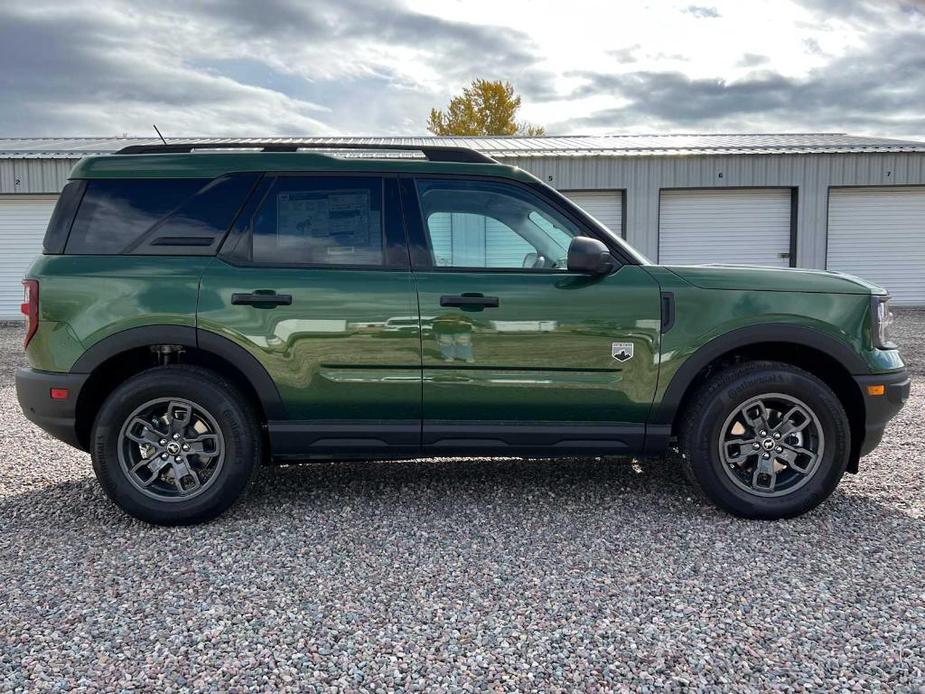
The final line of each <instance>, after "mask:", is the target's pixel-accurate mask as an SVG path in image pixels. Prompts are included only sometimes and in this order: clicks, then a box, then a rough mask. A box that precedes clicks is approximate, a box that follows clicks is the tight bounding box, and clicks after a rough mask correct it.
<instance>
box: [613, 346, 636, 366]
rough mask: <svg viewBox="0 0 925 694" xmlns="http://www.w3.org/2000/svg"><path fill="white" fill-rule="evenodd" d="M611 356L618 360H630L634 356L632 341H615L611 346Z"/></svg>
mask: <svg viewBox="0 0 925 694" xmlns="http://www.w3.org/2000/svg"><path fill="white" fill-rule="evenodd" d="M610 356H612V357H613V358H614V359H616V360H617V361H621V362H622V361H629V360H630V359H632V358H633V343H632V342H614V343H613V344H612V345H611V346H610Z"/></svg>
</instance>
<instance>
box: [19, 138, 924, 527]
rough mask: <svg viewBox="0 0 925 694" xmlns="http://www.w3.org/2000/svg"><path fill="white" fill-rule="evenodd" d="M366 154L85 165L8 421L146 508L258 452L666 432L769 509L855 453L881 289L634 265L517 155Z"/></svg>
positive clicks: (514, 452) (242, 474)
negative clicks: (88, 462)
mask: <svg viewBox="0 0 925 694" xmlns="http://www.w3.org/2000/svg"><path fill="white" fill-rule="evenodd" d="M379 149H380V148H376V147H371V146H369V145H363V146H359V145H358V146H355V147H353V148H351V147H350V146H349V145H323V146H319V145H317V144H308V143H304V144H301V143H294V144H272V143H259V144H255V143H223V144H220V145H214V144H200V145H161V146H133V147H128V148H125V149H123V150H121V151H120V152H118V153H117V154H115V155H109V156H101V157H90V158H87V159H84V160H82V161H81V162H80V163H79V164H78V165H77V166H76V167H75V169H74V171H73V172H72V174H71V179H70V182H69V183H68V184H67V186H66V187H65V188H64V191H63V192H62V194H61V197H60V200H59V202H58V205H57V208H56V209H55V213H54V215H53V218H52V220H51V222H50V223H49V227H48V231H47V233H46V236H45V242H44V254H43V255H42V256H41V257H40V258H39V259H38V260H37V261H36V262H35V264H34V265H33V266H32V268H31V270H30V271H29V273H28V277H27V279H26V280H24V285H25V290H26V291H25V303H24V304H23V312H24V313H25V314H26V318H27V321H26V326H27V333H26V339H25V350H26V355H27V357H28V361H29V363H30V365H31V368H25V369H21V370H20V371H19V372H18V374H17V380H16V385H17V392H18V396H19V402H20V404H21V406H22V409H23V411H24V412H25V414H26V416H27V417H28V418H29V419H30V420H32V421H33V422H35V423H36V424H37V425H38V426H40V427H42V428H43V429H45V431H47V432H49V433H50V434H51V435H52V436H54V437H57V438H58V439H60V440H62V441H64V442H66V443H68V444H71V445H72V446H76V447H77V448H80V449H81V450H84V451H88V452H89V453H90V455H91V457H92V459H93V467H94V470H95V471H96V475H97V477H98V478H99V481H100V483H101V484H102V485H103V488H104V489H105V490H106V493H107V494H108V495H109V496H110V497H111V498H112V499H113V501H115V502H116V503H117V504H118V505H119V506H121V507H122V508H123V509H124V510H126V511H127V512H128V513H130V514H132V515H134V516H137V517H138V518H141V519H144V520H146V521H150V522H153V523H163V524H179V523H194V522H198V521H204V520H207V519H210V518H213V517H214V516H216V515H218V514H219V513H221V512H222V511H224V510H225V509H226V508H228V506H230V505H231V504H232V503H233V502H234V501H235V500H236V499H237V498H239V497H240V496H241V495H242V493H243V492H244V491H245V490H246V489H247V487H248V485H249V483H250V482H251V480H252V479H253V477H254V473H255V470H256V468H257V466H258V465H259V464H260V463H262V462H272V461H276V462H284V461H287V460H298V459H306V458H329V459H346V458H394V457H417V456H436V455H440V456H446V455H452V456H473V455H479V456H482V455H505V456H507V455H509V456H524V457H564V456H576V455H581V456H601V455H619V456H658V455H663V454H665V453H666V452H667V451H669V450H670V449H671V448H673V447H676V448H677V449H678V450H680V452H681V463H680V466H681V467H682V468H683V471H684V473H685V474H686V476H687V477H688V479H689V480H690V481H691V483H692V484H693V485H694V486H695V487H696V488H698V489H699V490H700V491H702V492H703V493H704V494H705V495H706V496H707V497H709V498H710V499H711V500H712V501H714V502H715V503H716V504H717V505H719V506H720V507H722V508H724V509H726V510H727V511H730V512H732V513H735V514H738V515H741V516H746V517H750V518H766V519H771V518H780V517H786V516H793V515H796V514H799V513H803V512H804V511H807V510H809V509H811V508H813V507H814V506H816V505H817V504H818V503H820V502H821V501H822V500H823V499H825V498H826V497H827V496H828V495H829V494H830V493H831V492H832V490H833V489H834V488H835V486H836V485H837V484H838V482H839V480H840V478H841V476H842V474H843V473H844V472H845V471H846V470H847V471H849V472H856V471H857V470H858V460H859V458H860V457H861V456H863V455H865V454H866V453H869V452H870V451H871V450H873V448H874V447H875V446H876V445H877V443H878V442H879V441H880V438H881V436H882V433H883V429H884V427H885V426H886V423H887V421H888V420H889V419H890V418H891V417H892V416H893V415H895V414H896V412H897V411H898V410H899V409H900V407H901V406H902V404H903V402H904V401H905V400H906V398H907V397H908V393H909V379H908V376H907V374H906V371H905V369H904V367H903V362H902V360H901V359H900V356H899V353H898V352H897V350H896V346H895V345H894V344H893V343H891V342H890V339H889V336H888V328H889V324H890V322H891V318H892V316H891V314H890V312H889V309H888V307H887V298H888V297H887V293H886V292H885V291H884V290H882V289H880V288H879V287H876V286H873V285H871V284H868V283H866V282H864V281H862V280H859V279H856V278H853V277H849V276H845V275H841V274H837V273H832V272H821V271H812V270H773V269H766V268H746V267H711V266H699V267H663V266H659V265H653V264H651V263H649V262H647V261H646V260H645V259H644V258H643V257H641V256H640V255H639V254H638V253H636V252H634V251H633V250H632V249H631V248H629V247H628V246H627V244H626V243H625V242H624V241H623V240H621V239H620V238H618V237H617V236H616V235H614V234H613V233H612V232H611V231H609V230H608V229H607V228H605V227H604V226H602V225H601V224H600V223H599V222H597V221H595V220H594V219H593V218H592V217H590V216H589V215H588V214H586V213H585V212H583V211H582V210H581V209H580V208H578V207H576V206H575V205H574V204H573V203H571V202H570V201H569V200H568V199H566V198H565V197H563V196H562V195H561V194H559V193H557V192H556V191H555V190H553V189H551V188H550V187H548V186H547V185H545V184H544V183H542V182H541V181H539V180H538V179H536V178H534V177H533V176H531V175H529V174H527V173H525V172H524V171H521V170H519V169H516V168H512V167H509V166H504V165H501V164H499V163H498V162H496V161H494V160H493V159H491V158H489V157H486V156H484V155H482V154H479V153H477V152H474V151H472V150H468V149H461V148H452V147H410V146H409V147H388V148H385V147H383V148H381V149H382V150H383V151H379ZM386 150H387V151H386ZM405 150H409V151H405ZM410 150H414V151H410Z"/></svg>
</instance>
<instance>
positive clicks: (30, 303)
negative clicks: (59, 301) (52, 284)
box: [19, 280, 39, 349]
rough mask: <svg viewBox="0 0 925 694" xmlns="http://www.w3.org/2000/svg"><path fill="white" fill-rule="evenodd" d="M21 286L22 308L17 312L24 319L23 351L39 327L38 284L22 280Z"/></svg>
mask: <svg viewBox="0 0 925 694" xmlns="http://www.w3.org/2000/svg"><path fill="white" fill-rule="evenodd" d="M22 286H23V296H22V306H20V307H19V310H20V311H22V314H23V315H24V316H25V317H26V337H25V339H23V341H22V346H23V349H25V348H26V347H28V346H29V340H31V339H32V336H33V335H35V331H36V330H38V327H39V282H38V280H23V281H22Z"/></svg>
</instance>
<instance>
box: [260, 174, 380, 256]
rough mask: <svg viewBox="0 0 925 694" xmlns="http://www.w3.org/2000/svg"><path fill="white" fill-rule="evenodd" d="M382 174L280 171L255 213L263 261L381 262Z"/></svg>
mask: <svg viewBox="0 0 925 694" xmlns="http://www.w3.org/2000/svg"><path fill="white" fill-rule="evenodd" d="M383 236H384V234H383V219H382V179H380V178H376V177H371V178H369V177H353V176H332V177H325V176H280V177H279V178H277V179H276V181H275V182H274V183H273V185H272V187H271V188H270V190H269V192H268V193H267V196H266V197H265V198H264V200H263V202H262V204H261V205H260V207H259V209H258V210H257V212H256V214H255V215H254V219H253V226H252V231H251V244H252V248H251V261H252V262H254V263H257V264H260V265H360V266H364V265H383V264H384V255H385V253H384V251H385V243H384V238H383Z"/></svg>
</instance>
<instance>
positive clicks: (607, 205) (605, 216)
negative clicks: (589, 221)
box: [562, 190, 623, 236]
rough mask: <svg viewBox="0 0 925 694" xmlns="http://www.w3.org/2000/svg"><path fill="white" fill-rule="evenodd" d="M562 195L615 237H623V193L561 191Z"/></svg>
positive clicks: (609, 191)
mask: <svg viewBox="0 0 925 694" xmlns="http://www.w3.org/2000/svg"><path fill="white" fill-rule="evenodd" d="M562 194H563V195H564V196H565V197H567V198H568V199H569V200H571V201H572V202H574V203H575V204H576V205H578V206H579V207H580V208H581V209H583V210H584V211H585V212H587V213H588V214H589V215H591V216H592V217H594V218H595V219H596V220H597V221H599V222H600V223H601V224H603V225H604V226H605V227H607V228H608V229H610V230H611V231H612V232H613V233H615V234H616V235H617V236H622V235H623V191H620V190H593V191H591V190H586V191H568V190H563V191H562Z"/></svg>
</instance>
